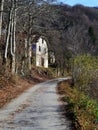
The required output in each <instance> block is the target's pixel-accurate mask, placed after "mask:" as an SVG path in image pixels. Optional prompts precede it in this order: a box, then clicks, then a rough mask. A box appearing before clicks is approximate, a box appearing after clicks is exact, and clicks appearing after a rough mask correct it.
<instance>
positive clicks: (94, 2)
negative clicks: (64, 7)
mask: <svg viewBox="0 0 98 130" xmlns="http://www.w3.org/2000/svg"><path fill="white" fill-rule="evenodd" d="M58 1H59V2H63V3H65V4H68V5H71V6H73V5H76V4H82V5H84V6H89V7H98V0H58Z"/></svg>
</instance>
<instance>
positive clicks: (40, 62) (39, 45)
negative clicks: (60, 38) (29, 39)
mask: <svg viewBox="0 0 98 130" xmlns="http://www.w3.org/2000/svg"><path fill="white" fill-rule="evenodd" d="M36 66H39V67H42V66H43V67H45V68H48V46H47V42H46V40H45V39H44V38H43V37H39V39H38V40H37V42H36Z"/></svg>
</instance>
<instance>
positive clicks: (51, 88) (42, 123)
mask: <svg viewBox="0 0 98 130" xmlns="http://www.w3.org/2000/svg"><path fill="white" fill-rule="evenodd" d="M64 79H68V78H64ZM64 79H62V78H59V79H55V80H50V81H47V82H44V83H40V84H38V85H35V86H34V87H32V88H30V89H29V90H27V91H25V92H24V93H23V94H22V95H21V96H19V97H18V98H17V99H14V100H13V101H12V102H11V103H10V104H8V105H7V106H5V107H4V108H3V109H2V110H0V130H71V122H70V121H69V120H68V119H67V118H66V117H65V115H64V111H63V109H62V103H61V102H60V101H59V100H58V99H59V95H58V94H57V93H56V86H57V83H58V82H59V81H61V80H64Z"/></svg>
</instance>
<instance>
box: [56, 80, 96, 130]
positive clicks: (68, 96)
mask: <svg viewBox="0 0 98 130" xmlns="http://www.w3.org/2000/svg"><path fill="white" fill-rule="evenodd" d="M58 92H59V94H63V95H65V96H64V97H63V100H65V101H67V102H68V104H69V105H68V112H71V113H73V116H74V117H73V118H74V124H75V126H76V128H77V130H98V119H97V118H98V115H97V114H98V103H96V102H95V101H94V100H91V99H90V98H89V97H87V96H86V95H85V94H84V93H82V92H80V91H78V90H77V89H76V88H71V87H70V83H69V81H68V82H67V81H65V82H61V83H59V85H58Z"/></svg>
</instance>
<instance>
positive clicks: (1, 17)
mask: <svg viewBox="0 0 98 130" xmlns="http://www.w3.org/2000/svg"><path fill="white" fill-rule="evenodd" d="M3 7H4V0H1V9H0V10H1V14H0V37H1V35H2V21H3Z"/></svg>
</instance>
